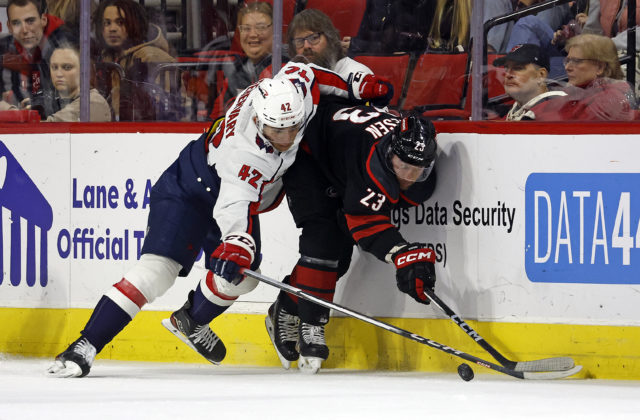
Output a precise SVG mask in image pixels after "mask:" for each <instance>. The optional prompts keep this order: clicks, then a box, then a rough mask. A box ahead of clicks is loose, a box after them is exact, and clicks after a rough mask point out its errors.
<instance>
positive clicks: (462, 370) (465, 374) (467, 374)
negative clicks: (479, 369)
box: [458, 363, 473, 382]
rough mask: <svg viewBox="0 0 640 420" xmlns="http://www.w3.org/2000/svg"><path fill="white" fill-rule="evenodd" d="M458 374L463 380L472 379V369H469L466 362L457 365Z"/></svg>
mask: <svg viewBox="0 0 640 420" xmlns="http://www.w3.org/2000/svg"><path fill="white" fill-rule="evenodd" d="M458 375H460V377H461V378H462V379H463V380H465V381H467V382H469V381H470V380H472V379H473V369H471V366H469V365H468V364H466V363H462V364H461V365H460V366H458Z"/></svg>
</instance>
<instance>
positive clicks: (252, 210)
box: [48, 62, 385, 377]
mask: <svg viewBox="0 0 640 420" xmlns="http://www.w3.org/2000/svg"><path fill="white" fill-rule="evenodd" d="M382 86H383V85H382V84H380V85H374V86H367V83H366V82H365V81H363V80H359V81H358V82H354V83H353V84H351V85H348V84H347V83H346V82H345V81H343V80H342V79H341V78H340V77H339V76H338V75H336V74H335V73H331V72H329V71H327V70H325V69H321V68H318V67H316V66H313V65H306V64H302V63H294V62H290V63H288V64H287V65H286V66H284V67H283V68H282V69H281V70H280V72H279V73H278V74H277V75H276V76H275V77H274V78H273V79H263V80H261V81H259V82H257V83H254V84H252V85H251V86H249V87H248V88H246V89H245V90H244V91H242V92H241V93H240V94H239V95H238V97H237V98H236V100H235V101H234V103H233V105H232V107H231V109H230V110H229V111H228V112H227V114H226V117H225V119H224V120H222V119H220V120H218V121H216V122H215V123H214V124H213V125H212V126H211V128H210V129H209V130H208V132H207V133H204V134H203V135H202V136H201V137H200V138H199V139H198V140H195V141H193V142H191V143H189V144H188V145H187V146H186V147H185V148H184V149H183V150H182V151H181V152H180V155H179V157H178V159H177V160H176V161H175V162H174V163H173V164H172V165H171V166H170V167H169V168H168V169H167V170H166V171H164V173H163V174H162V175H161V176H160V178H159V179H158V180H157V182H156V183H155V184H154V186H153V188H152V190H151V195H150V211H149V219H148V227H147V233H146V236H145V240H144V244H143V247H142V251H141V254H142V255H141V257H140V260H139V261H138V263H137V264H136V265H135V266H134V267H132V268H131V269H130V270H129V271H128V272H127V273H126V274H125V276H124V278H122V280H120V281H118V282H117V283H115V284H114V285H113V287H112V288H111V289H109V291H108V292H107V293H106V294H105V295H104V296H102V298H101V299H100V301H99V302H98V304H97V306H96V308H95V309H94V311H93V313H92V315H91V318H90V319H89V321H88V322H87V324H86V326H85V327H84V329H83V330H82V332H81V336H80V337H79V338H78V339H77V340H76V341H75V342H73V343H72V344H71V345H70V346H69V347H68V348H67V350H66V351H64V352H63V353H61V354H59V355H58V357H56V361H55V363H54V364H53V365H52V366H51V367H50V368H49V370H48V372H49V373H50V374H52V375H55V376H61V377H81V376H86V375H87V374H88V373H89V370H90V369H91V365H92V363H93V360H94V358H95V356H96V354H97V353H99V352H100V351H101V350H102V349H103V348H104V347H105V346H106V345H107V344H108V343H109V342H110V341H111V340H113V338H114V337H115V336H116V335H117V334H118V333H119V332H120V331H121V330H122V329H123V328H124V327H126V326H127V325H128V324H129V322H130V321H131V320H132V319H133V317H134V316H135V315H136V314H137V313H138V312H139V311H140V310H141V309H142V307H143V306H144V305H145V304H146V303H148V302H152V301H153V300H154V299H155V298H157V297H159V296H161V295H163V294H164V293H165V292H166V291H167V290H168V289H169V287H171V286H172V285H173V283H174V281H175V279H176V277H178V276H186V275H187V274H188V273H189V271H190V270H191V268H192V266H193V264H194V262H195V260H196V258H197V256H198V254H199V252H200V249H203V250H204V253H205V267H206V268H207V269H208V272H207V274H206V275H205V276H204V278H203V279H202V280H201V282H200V283H199V284H198V286H197V287H196V290H195V291H191V292H190V293H189V296H188V298H187V302H186V303H185V305H184V306H183V307H182V308H181V309H180V310H178V311H176V312H174V313H173V314H171V316H170V318H169V319H166V320H164V321H163V322H162V323H163V325H164V326H165V327H166V328H167V329H169V330H170V331H171V332H172V333H173V334H175V335H176V336H177V337H178V338H179V339H180V340H182V341H184V342H185V343H186V344H187V345H188V346H189V347H191V348H192V349H194V350H195V351H197V352H198V353H199V354H201V355H202V356H203V357H204V358H205V359H207V360H208V361H210V362H211V363H215V364H217V363H220V362H221V361H222V359H223V358H224V357H225V355H226V348H225V346H224V344H223V343H222V341H221V340H220V338H219V337H218V336H217V335H216V334H215V333H214V332H213V331H212V330H211V328H210V327H209V323H210V322H211V321H212V320H213V319H214V318H216V317H217V316H219V315H221V314H222V313H223V312H224V311H225V310H226V309H227V308H228V307H229V306H231V304H233V302H235V300H236V299H237V298H238V297H239V296H240V295H242V294H245V293H248V292H250V291H251V290H253V289H254V288H255V287H256V286H257V281H255V280H253V279H250V278H244V276H242V275H241V270H242V269H243V268H249V267H250V268H252V269H254V270H256V269H258V267H259V265H260V260H261V257H260V226H259V219H258V214H259V213H260V212H263V211H267V210H269V209H271V208H273V207H275V206H272V204H273V203H274V202H276V201H277V199H278V198H281V197H282V194H280V192H281V189H282V176H283V174H284V173H285V172H286V170H287V169H288V168H289V167H290V166H291V165H292V163H293V162H294V159H295V157H296V152H297V151H298V144H299V143H300V141H301V139H302V136H303V134H304V132H305V129H306V128H307V126H308V124H309V121H310V120H311V119H312V117H313V116H314V114H315V112H316V107H317V104H318V100H319V97H320V93H328V92H330V93H333V94H339V95H341V96H342V97H344V98H346V97H347V96H355V97H359V98H360V99H361V100H367V99H372V98H373V97H374V96H376V95H383V94H384V93H385V91H384V89H382V90H381V87H382ZM347 91H349V94H347Z"/></svg>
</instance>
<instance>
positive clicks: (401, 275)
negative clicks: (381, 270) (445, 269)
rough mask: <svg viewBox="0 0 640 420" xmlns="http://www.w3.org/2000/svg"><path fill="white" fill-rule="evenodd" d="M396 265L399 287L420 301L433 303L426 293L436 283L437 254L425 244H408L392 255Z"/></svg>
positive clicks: (426, 303)
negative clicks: (435, 264)
mask: <svg viewBox="0 0 640 420" xmlns="http://www.w3.org/2000/svg"><path fill="white" fill-rule="evenodd" d="M391 260H392V261H393V263H394V264H395V266H396V269H397V271H396V281H397V283H398V289H400V291H401V292H404V293H406V294H408V295H409V296H411V297H412V298H414V299H415V300H416V301H417V302H418V303H424V304H425V305H428V304H429V303H431V301H430V300H429V298H428V297H427V295H426V294H425V293H424V290H425V289H426V288H428V289H430V290H433V289H434V287H435V285H436V270H435V266H434V265H433V263H435V262H436V254H435V252H434V251H433V250H432V249H431V248H427V246H426V245H425V244H421V243H413V244H407V245H405V246H403V247H402V248H400V249H399V250H397V251H396V252H394V253H393V254H392V255H391Z"/></svg>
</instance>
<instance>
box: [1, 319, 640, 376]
mask: <svg viewBox="0 0 640 420" xmlns="http://www.w3.org/2000/svg"><path fill="white" fill-rule="evenodd" d="M169 314H170V312H163V311H142V312H140V313H139V314H138V315H137V316H136V318H135V319H134V320H133V321H132V322H131V324H129V326H128V327H127V328H125V329H124V330H123V331H122V332H121V333H120V334H119V335H118V336H117V337H116V338H115V339H114V340H113V341H112V342H111V343H109V345H107V347H106V348H105V349H104V350H103V351H102V352H101V353H100V354H99V355H98V359H100V358H102V359H115V360H135V361H154V362H184V363H203V361H204V359H202V358H201V357H200V356H199V355H198V354H196V353H195V352H194V351H193V350H191V349H190V348H188V347H187V346H186V345H184V344H183V343H182V342H181V341H179V340H178V339H176V338H175V337H174V336H173V335H172V334H170V333H169V332H168V331H166V330H165V329H164V327H163V326H162V325H161V324H160V321H161V320H162V319H164V318H167V317H168V316H169ZM90 315H91V310H89V309H42V308H36V309H32V308H0V325H2V328H0V353H9V354H19V355H23V356H31V357H53V356H55V355H56V354H58V353H59V352H61V351H63V350H64V349H65V348H66V346H67V345H68V344H69V343H70V342H72V341H73V340H75V339H76V338H77V337H78V335H79V331H80V330H81V329H82V328H83V327H84V325H85V323H86V322H87V320H88V319H89V316H90ZM383 320H384V321H385V322H388V323H391V324H393V325H396V326H398V327H400V328H403V329H406V330H408V331H411V332H414V333H416V334H419V335H422V336H423V337H427V338H430V339H432V340H435V341H437V342H440V343H441V344H446V345H448V346H450V347H453V348H456V349H458V350H461V351H464V352H466V353H470V354H473V355H475V356H478V357H481V358H483V359H486V360H492V359H491V357H490V356H489V355H488V354H487V353H486V352H485V351H484V350H482V349H481V348H480V347H479V346H478V345H476V344H475V343H474V342H473V341H472V340H471V339H469V337H467V336H466V334H464V332H462V331H461V330H460V329H459V328H458V327H457V326H455V325H453V324H452V323H451V321H449V320H446V319H436V320H434V319H398V318H387V319H383ZM468 323H469V325H471V326H472V327H473V328H474V329H476V330H477V331H478V332H479V333H480V334H481V335H482V336H483V337H484V338H485V339H487V341H489V342H490V343H491V344H492V345H493V346H495V347H496V348H497V349H498V350H500V351H502V353H503V354H504V355H505V356H506V357H508V358H511V359H512V360H532V359H539V358H545V357H555V356H571V357H573V358H574V359H575V361H576V364H580V365H583V366H584V368H583V370H582V372H580V374H578V375H576V376H575V377H577V378H598V379H640V353H639V352H638V349H639V348H640V327H620V326H594V325H560V324H523V323H504V322H490V323H489V322H473V321H468ZM211 326H212V328H213V330H214V331H215V332H216V333H217V334H218V335H219V336H220V337H221V338H222V340H223V341H224V343H225V345H226V346H227V357H226V359H225V360H224V362H223V363H224V364H225V365H245V366H279V361H278V358H277V356H276V354H275V351H274V349H273V347H272V345H271V342H270V341H269V337H268V336H267V333H266V330H265V327H264V315H247V314H224V315H222V316H220V317H219V318H218V319H216V320H214V322H213V323H212V325H211ZM326 335H327V343H328V345H329V348H330V351H331V354H330V356H329V359H328V360H327V361H326V362H325V363H324V364H323V366H324V367H326V368H343V369H376V370H400V371H424V372H453V371H455V368H456V367H457V366H458V365H459V364H460V363H461V362H462V360H461V359H459V358H457V357H453V356H450V355H448V354H446V353H444V352H441V351H438V350H435V349H432V348H430V347H429V346H426V345H424V344H419V343H417V342H414V341H412V340H408V339H406V338H404V337H401V336H399V335H396V334H393V333H391V332H388V331H385V330H383V329H381V328H377V327H374V326H373V325H370V324H366V323H364V322H362V321H359V320H356V319H353V318H341V317H334V318H332V320H331V322H330V323H329V325H328V326H327V328H326ZM474 370H475V371H476V373H491V372H493V371H491V370H489V369H486V368H481V367H479V366H477V367H475V368H474Z"/></svg>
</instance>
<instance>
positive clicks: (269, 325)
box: [264, 315, 291, 370]
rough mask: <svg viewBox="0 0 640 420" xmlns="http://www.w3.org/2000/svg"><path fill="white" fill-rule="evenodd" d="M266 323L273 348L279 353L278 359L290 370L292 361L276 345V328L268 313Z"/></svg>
mask: <svg viewBox="0 0 640 420" xmlns="http://www.w3.org/2000/svg"><path fill="white" fill-rule="evenodd" d="M264 325H265V327H267V333H268V334H269V338H270V339H271V344H273V348H274V349H275V350H276V354H277V355H278V359H280V363H281V364H282V367H283V368H285V369H286V370H289V369H290V368H291V362H290V361H289V360H287V359H285V357H284V356H283V355H282V353H280V351H279V350H278V346H276V340H275V332H274V331H275V329H274V327H273V322H271V318H270V317H269V316H268V315H267V317H266V318H265V319H264Z"/></svg>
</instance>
